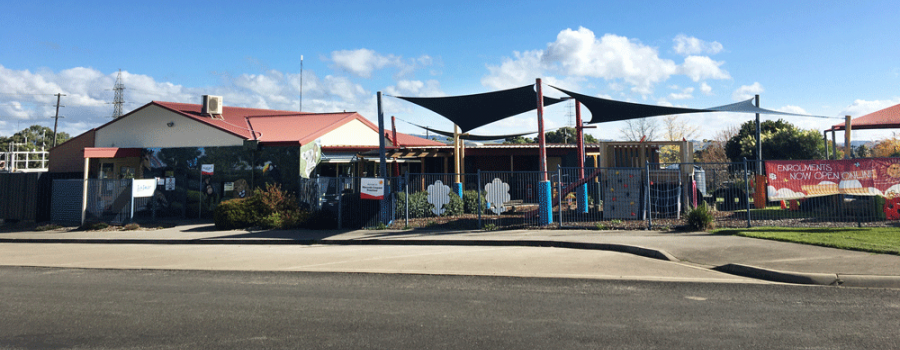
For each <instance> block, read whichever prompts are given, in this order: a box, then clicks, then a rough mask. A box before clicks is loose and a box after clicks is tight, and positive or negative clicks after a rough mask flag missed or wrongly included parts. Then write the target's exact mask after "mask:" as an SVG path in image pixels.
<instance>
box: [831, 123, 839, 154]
mask: <svg viewBox="0 0 900 350" xmlns="http://www.w3.org/2000/svg"><path fill="white" fill-rule="evenodd" d="M831 154H832V155H833V156H834V159H838V157H837V139H836V138H835V135H834V129H831Z"/></svg>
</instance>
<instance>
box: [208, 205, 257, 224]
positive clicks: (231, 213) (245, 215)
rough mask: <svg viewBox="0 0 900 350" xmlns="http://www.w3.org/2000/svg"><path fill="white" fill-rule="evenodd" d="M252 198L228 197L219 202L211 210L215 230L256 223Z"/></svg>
mask: <svg viewBox="0 0 900 350" xmlns="http://www.w3.org/2000/svg"><path fill="white" fill-rule="evenodd" d="M252 202H253V198H252V197H250V198H239V199H230V200H227V201H224V202H222V203H219V206H217V207H216V210H215V211H214V212H213V221H215V223H216V229H217V230H233V229H239V228H247V227H250V226H253V225H255V224H256V218H257V216H258V214H257V213H256V212H254V205H253V204H252Z"/></svg>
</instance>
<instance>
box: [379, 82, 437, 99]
mask: <svg viewBox="0 0 900 350" xmlns="http://www.w3.org/2000/svg"><path fill="white" fill-rule="evenodd" d="M385 92H386V93H387V94H389V95H396V96H424V97H437V96H445V95H446V94H445V93H444V92H443V91H441V86H440V83H439V82H438V81H437V80H433V79H432V80H428V81H424V82H423V81H421V80H400V81H398V82H397V85H396V86H390V87H388V88H387V89H385Z"/></svg>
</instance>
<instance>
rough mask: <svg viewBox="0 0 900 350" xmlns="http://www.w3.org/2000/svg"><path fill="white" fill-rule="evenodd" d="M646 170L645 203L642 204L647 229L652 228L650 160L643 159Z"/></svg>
mask: <svg viewBox="0 0 900 350" xmlns="http://www.w3.org/2000/svg"><path fill="white" fill-rule="evenodd" d="M644 162H646V163H645V169H646V171H647V183H646V184H647V196H646V198H647V203H645V204H644V212H645V213H647V230H652V229H653V211H652V210H651V208H650V161H649V160H644Z"/></svg>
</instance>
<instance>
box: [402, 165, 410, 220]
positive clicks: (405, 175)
mask: <svg viewBox="0 0 900 350" xmlns="http://www.w3.org/2000/svg"><path fill="white" fill-rule="evenodd" d="M403 176H404V178H405V181H403V192H404V193H405V194H406V205H404V207H406V208H404V211H405V212H406V227H409V172H407V173H406V174H403Z"/></svg>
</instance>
